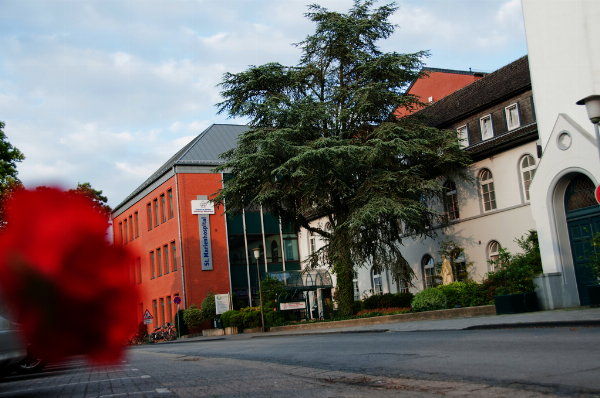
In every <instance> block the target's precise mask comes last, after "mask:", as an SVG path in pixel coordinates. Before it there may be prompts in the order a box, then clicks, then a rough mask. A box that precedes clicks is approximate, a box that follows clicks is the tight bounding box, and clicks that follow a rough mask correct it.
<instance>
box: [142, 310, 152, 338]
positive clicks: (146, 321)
mask: <svg viewBox="0 0 600 398" xmlns="http://www.w3.org/2000/svg"><path fill="white" fill-rule="evenodd" d="M142 319H143V320H144V325H151V324H152V319H153V318H152V314H151V313H150V311H148V310H146V312H144V316H143V317H142ZM146 333H148V329H147V326H146ZM148 338H149V336H148Z"/></svg>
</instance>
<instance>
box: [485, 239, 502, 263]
mask: <svg viewBox="0 0 600 398" xmlns="http://www.w3.org/2000/svg"><path fill="white" fill-rule="evenodd" d="M488 258H489V261H490V262H492V261H494V262H496V261H498V258H500V243H498V242H496V241H495V240H493V241H491V242H490V244H489V245H488ZM490 265H491V267H492V271H495V270H497V269H498V267H499V264H492V263H490Z"/></svg>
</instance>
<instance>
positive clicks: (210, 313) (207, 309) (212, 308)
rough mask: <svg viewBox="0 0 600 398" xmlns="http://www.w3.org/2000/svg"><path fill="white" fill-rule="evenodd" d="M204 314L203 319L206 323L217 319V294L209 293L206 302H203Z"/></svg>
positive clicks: (201, 309)
mask: <svg viewBox="0 0 600 398" xmlns="http://www.w3.org/2000/svg"><path fill="white" fill-rule="evenodd" d="M200 311H201V312H202V319H203V320H204V321H207V320H212V319H214V318H216V317H217V307H216V304H215V294H214V293H212V292H209V293H208V294H207V295H206V298H205V299H204V301H202V307H201V308H200Z"/></svg>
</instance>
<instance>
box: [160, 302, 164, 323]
mask: <svg viewBox="0 0 600 398" xmlns="http://www.w3.org/2000/svg"><path fill="white" fill-rule="evenodd" d="M160 314H161V315H162V317H161V320H162V324H163V325H164V324H165V299H163V298H161V299H160Z"/></svg>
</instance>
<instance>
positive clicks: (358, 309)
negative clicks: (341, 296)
mask: <svg viewBox="0 0 600 398" xmlns="http://www.w3.org/2000/svg"><path fill="white" fill-rule="evenodd" d="M363 306H364V304H363V302H362V301H360V300H354V305H353V306H352V313H354V314H358V313H359V312H361V311H362V310H363Z"/></svg>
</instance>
